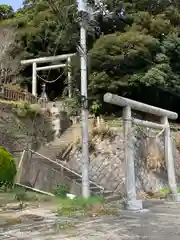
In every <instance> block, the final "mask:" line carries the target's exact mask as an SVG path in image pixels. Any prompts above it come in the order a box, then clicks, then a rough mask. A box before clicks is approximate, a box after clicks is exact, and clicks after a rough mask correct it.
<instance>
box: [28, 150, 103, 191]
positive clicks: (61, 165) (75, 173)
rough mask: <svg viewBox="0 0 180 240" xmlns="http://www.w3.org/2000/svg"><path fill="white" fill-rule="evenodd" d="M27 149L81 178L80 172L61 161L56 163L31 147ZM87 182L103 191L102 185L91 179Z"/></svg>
mask: <svg viewBox="0 0 180 240" xmlns="http://www.w3.org/2000/svg"><path fill="white" fill-rule="evenodd" d="M28 150H29V151H30V152H32V153H34V154H37V155H39V156H40V157H42V158H45V159H47V160H48V161H49V162H52V163H55V164H57V165H59V166H60V167H62V168H63V169H66V170H68V171H69V172H71V173H73V174H74V175H76V176H78V177H80V178H82V176H81V175H80V174H78V173H77V172H75V171H73V170H71V169H69V168H68V167H65V166H64V165H63V164H61V163H57V162H55V161H53V160H51V159H50V158H48V157H45V156H44V155H42V154H40V153H38V152H35V151H33V150H32V149H28ZM89 182H90V183H91V184H94V185H95V186H96V187H98V188H100V189H101V190H102V191H104V188H103V187H102V186H99V185H98V184H96V183H95V182H92V181H89Z"/></svg>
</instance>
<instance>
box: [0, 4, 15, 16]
mask: <svg viewBox="0 0 180 240" xmlns="http://www.w3.org/2000/svg"><path fill="white" fill-rule="evenodd" d="M13 14H14V13H13V8H12V7H11V6H10V5H6V4H0V20H3V19H7V18H11V17H12V16H13Z"/></svg>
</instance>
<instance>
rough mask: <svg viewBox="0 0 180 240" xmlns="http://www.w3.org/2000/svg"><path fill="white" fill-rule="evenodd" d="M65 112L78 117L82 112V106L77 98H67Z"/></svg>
mask: <svg viewBox="0 0 180 240" xmlns="http://www.w3.org/2000/svg"><path fill="white" fill-rule="evenodd" d="M64 106H65V110H66V111H67V113H68V115H69V116H77V115H78V113H79V110H80V104H79V101H78V99H77V98H75V97H74V98H66V99H65V100H64Z"/></svg>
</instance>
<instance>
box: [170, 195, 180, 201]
mask: <svg viewBox="0 0 180 240" xmlns="http://www.w3.org/2000/svg"><path fill="white" fill-rule="evenodd" d="M168 200H169V201H174V202H180V193H177V194H169V196H168Z"/></svg>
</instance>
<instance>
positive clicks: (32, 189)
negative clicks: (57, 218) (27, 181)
mask: <svg viewBox="0 0 180 240" xmlns="http://www.w3.org/2000/svg"><path fill="white" fill-rule="evenodd" d="M15 185H17V186H20V187H24V188H26V189H29V190H31V191H33V192H37V193H40V194H44V195H48V196H51V197H54V196H55V195H54V194H52V193H49V192H44V191H41V190H38V189H36V188H31V187H28V186H26V185H23V184H20V183H15Z"/></svg>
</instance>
